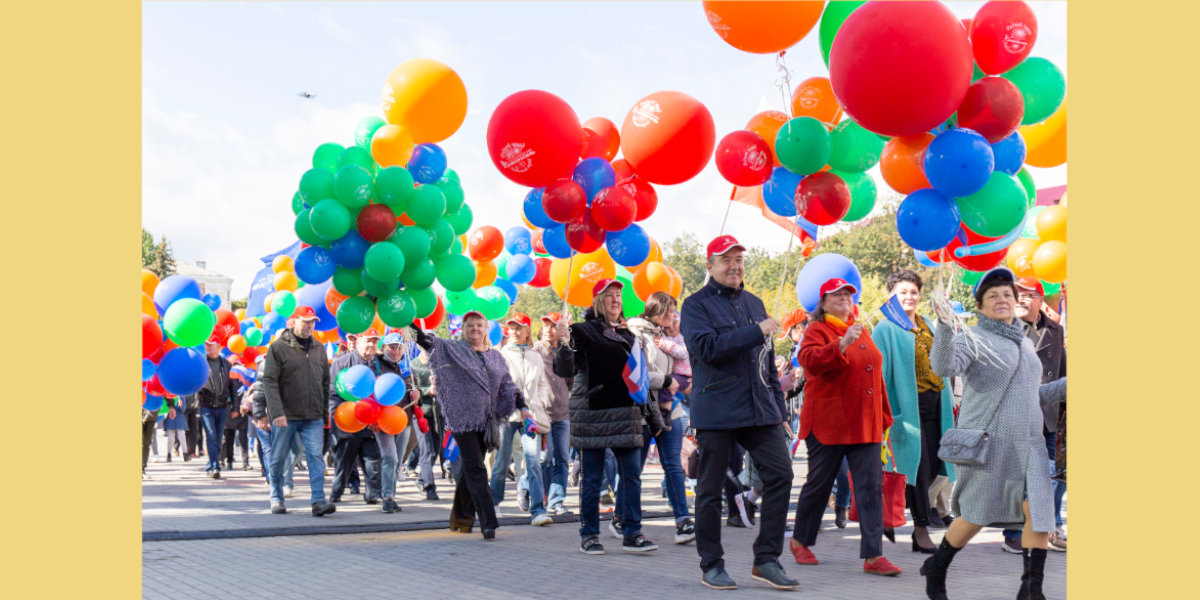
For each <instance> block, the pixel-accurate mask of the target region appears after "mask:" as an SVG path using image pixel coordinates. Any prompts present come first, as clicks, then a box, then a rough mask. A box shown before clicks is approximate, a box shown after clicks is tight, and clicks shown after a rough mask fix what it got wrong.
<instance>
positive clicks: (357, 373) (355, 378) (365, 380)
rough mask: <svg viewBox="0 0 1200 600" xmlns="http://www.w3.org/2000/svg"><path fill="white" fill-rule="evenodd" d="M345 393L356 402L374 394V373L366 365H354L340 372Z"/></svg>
mask: <svg viewBox="0 0 1200 600" xmlns="http://www.w3.org/2000/svg"><path fill="white" fill-rule="evenodd" d="M342 383H344V384H345V386H346V391H347V392H348V393H349V394H350V395H351V396H354V397H355V398H356V399H358V400H362V399H363V398H366V397H367V396H370V395H371V394H373V393H375V373H373V372H372V371H371V367H368V366H367V365H354V366H352V367H348V368H347V369H346V370H345V371H342Z"/></svg>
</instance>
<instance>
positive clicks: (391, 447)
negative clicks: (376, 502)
mask: <svg viewBox="0 0 1200 600" xmlns="http://www.w3.org/2000/svg"><path fill="white" fill-rule="evenodd" d="M405 431H407V429H406V430H405ZM396 437H397V436H396V434H392V433H384V432H383V431H378V432H376V433H375V442H376V443H377V444H379V458H380V467H379V480H380V486H381V487H382V488H383V489H381V490H380V492H379V495H380V497H381V498H385V499H386V498H392V499H393V500H394V499H395V498H396V469H397V467H398V466H399V464H398V460H397V457H396ZM404 440H405V442H407V441H408V436H405V437H404Z"/></svg>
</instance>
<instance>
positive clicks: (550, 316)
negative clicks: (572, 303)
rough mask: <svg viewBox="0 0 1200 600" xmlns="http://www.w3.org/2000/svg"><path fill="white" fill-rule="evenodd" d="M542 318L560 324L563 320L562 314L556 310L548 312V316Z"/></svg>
mask: <svg viewBox="0 0 1200 600" xmlns="http://www.w3.org/2000/svg"><path fill="white" fill-rule="evenodd" d="M542 320H543V321H547V322H549V323H553V324H555V325H558V322H559V321H561V320H562V315H560V314H558V313H556V312H552V313H546V316H544V317H542Z"/></svg>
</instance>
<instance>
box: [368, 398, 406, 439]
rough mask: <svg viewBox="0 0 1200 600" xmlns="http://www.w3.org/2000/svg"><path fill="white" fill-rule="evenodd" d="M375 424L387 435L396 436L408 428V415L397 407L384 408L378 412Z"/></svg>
mask: <svg viewBox="0 0 1200 600" xmlns="http://www.w3.org/2000/svg"><path fill="white" fill-rule="evenodd" d="M375 424H376V425H378V426H379V428H380V429H382V430H383V432H384V433H386V434H388V435H396V434H397V433H400V432H401V431H404V428H405V427H408V413H406V412H404V409H403V408H400V407H399V406H395V405H393V406H385V407H383V410H381V411H380V412H379V419H378V420H377V421H375Z"/></svg>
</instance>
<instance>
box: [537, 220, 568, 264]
mask: <svg viewBox="0 0 1200 600" xmlns="http://www.w3.org/2000/svg"><path fill="white" fill-rule="evenodd" d="M542 245H543V246H545V247H546V254H549V255H550V256H553V257H554V258H571V245H570V244H568V243H567V228H566V226H565V225H560V224H556V225H555V226H554V227H547V228H546V230H545V231H544V232H543V233H542Z"/></svg>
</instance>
